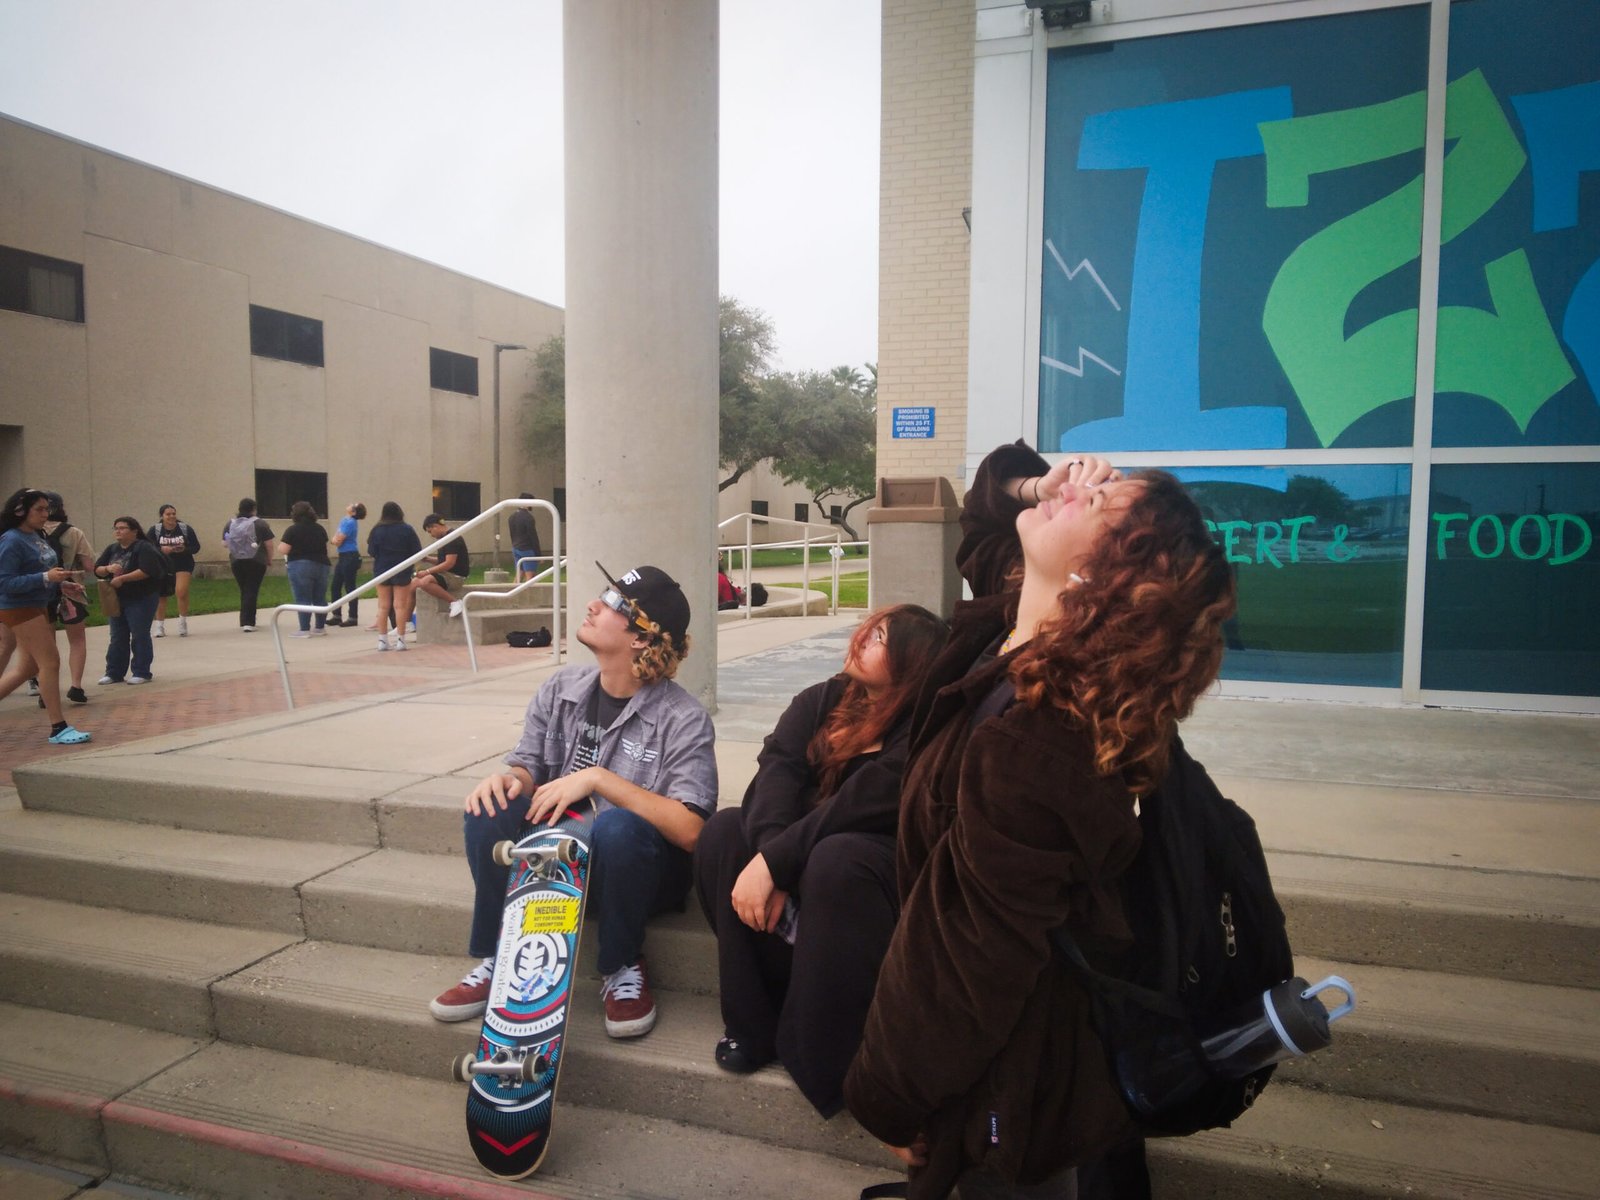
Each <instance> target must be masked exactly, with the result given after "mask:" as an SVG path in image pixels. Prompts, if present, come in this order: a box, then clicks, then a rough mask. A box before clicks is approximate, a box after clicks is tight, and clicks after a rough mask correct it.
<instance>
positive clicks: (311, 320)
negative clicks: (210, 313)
mask: <svg viewBox="0 0 1600 1200" xmlns="http://www.w3.org/2000/svg"><path fill="white" fill-rule="evenodd" d="M250 353H251V354H254V355H257V356H258V357H260V358H279V359H282V360H283V361H284V362H293V363H303V364H304V365H305V366H308V367H320V366H322V322H321V321H319V320H317V319H316V318H315V317H300V316H296V315H295V314H294V313H286V312H279V311H278V310H277V309H275V308H262V307H261V306H260V305H259V304H252V305H251V306H250ZM257 499H259V497H257Z"/></svg>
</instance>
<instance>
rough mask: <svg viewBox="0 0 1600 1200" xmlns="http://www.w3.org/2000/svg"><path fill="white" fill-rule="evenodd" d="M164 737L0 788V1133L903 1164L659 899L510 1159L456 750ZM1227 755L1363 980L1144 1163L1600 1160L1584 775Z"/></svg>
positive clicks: (1356, 1172)
mask: <svg viewBox="0 0 1600 1200" xmlns="http://www.w3.org/2000/svg"><path fill="white" fill-rule="evenodd" d="M719 723H720V722H719ZM1191 744H1193V743H1191ZM175 757H176V756H172V755H163V754H154V753H152V754H147V755H146V754H139V753H123V754H121V755H119V756H117V757H115V758H87V757H86V758H82V759H77V760H63V761H59V762H55V763H51V764H50V765H48V766H34V767H28V768H22V769H19V770H18V771H17V772H16V781H17V787H18V791H19V793H20V802H21V806H20V807H13V808H11V809H9V810H8V811H0V889H3V891H0V1149H3V1150H5V1151H6V1152H8V1153H13V1154H18V1155H21V1156H23V1157H26V1158H31V1159H36V1160H42V1161H48V1162H52V1163H55V1164H58V1165H70V1166H73V1167H76V1168H77V1169H80V1170H83V1171H87V1172H90V1173H92V1174H93V1175H96V1176H98V1175H104V1174H105V1173H107V1172H111V1173H114V1174H116V1175H117V1176H119V1177H122V1178H127V1179H134V1180H139V1181H144V1182H148V1183H150V1184H153V1185H156V1186H160V1187H164V1188H169V1189H174V1190H178V1191H181V1192H192V1193H195V1194H205V1195H221V1196H230V1197H232V1196H238V1197H277V1196H284V1197H290V1196H293V1197H302V1196H306V1195H316V1196H363V1197H364V1196H393V1195H396V1194H401V1195H449V1196H484V1197H490V1196H507V1197H509V1196H524V1197H526V1196H539V1195H549V1196H563V1197H585V1198H590V1197H593V1198H599V1197H614V1196H615V1197H620V1196H642V1197H657V1198H665V1197H684V1198H688V1197H720V1196H728V1197H736V1196H737V1197H756V1196H772V1197H811V1196H817V1197H823V1196H827V1197H847V1196H854V1195H855V1193H856V1191H857V1190H858V1189H859V1188H861V1187H862V1186H864V1185H865V1184H868V1183H872V1182H877V1181H881V1180H883V1179H886V1178H889V1177H890V1176H891V1175H892V1173H893V1172H892V1171H891V1169H890V1167H889V1165H888V1163H889V1160H888V1159H887V1156H886V1155H885V1154H884V1153H883V1152H882V1151H881V1150H880V1149H879V1148H878V1147H877V1146H876V1144H875V1143H874V1141H873V1139H871V1138H870V1137H868V1136H867V1135H866V1134H865V1133H864V1132H863V1131H862V1130H861V1129H860V1128H859V1127H858V1126H857V1125H855V1123H854V1122H853V1121H852V1120H850V1119H849V1118H848V1117H847V1116H844V1117H840V1118H836V1119H835V1120H833V1121H831V1122H823V1121H820V1120H819V1119H818V1118H817V1117H816V1116H815V1114H814V1113H813V1112H812V1111H811V1110H810V1108H809V1106H808V1105H807V1104H806V1103H805V1102H804V1100H802V1099H801V1098H800V1096H799V1094H798V1093H797V1092H796V1091H795V1089H794V1088H793V1087H792V1086H791V1085H790V1084H789V1082H788V1079H787V1076H786V1075H785V1074H784V1073H783V1072H782V1070H781V1069H779V1068H776V1067H769V1068H767V1069H766V1070H763V1071H761V1072H759V1073H757V1074H756V1075H754V1076H751V1077H747V1078H738V1077H733V1076H729V1075H726V1074H724V1073H722V1072H720V1071H718V1070H717V1069H716V1067H715V1066H714V1065H713V1063H712V1061H711V1048H712V1045H713V1044H714V1042H715V1040H716V1038H717V1036H718V1035H719V1033H720V1031H721V1024H720V1019H719V1017H718V1013H717V1005H716V999H715V994H714V993H715V980H716V975H715V963H714V946H713V943H712V941H711V938H710V936H709V934H708V933H707V932H706V930H705V928H704V923H703V921H701V919H700V917H699V915H698V913H693V912H692V913H688V914H684V915H683V916H681V917H672V918H667V919H664V920H662V921H660V922H658V923H657V925H656V926H655V927H654V928H653V930H652V933H651V942H650V947H649V954H650V961H651V968H652V977H653V979H654V981H655V982H656V984H657V986H658V989H659V1001H660V1007H661V1017H660V1022H659V1024H658V1026H657V1028H656V1030H655V1031H654V1032H652V1033H651V1034H650V1035H649V1036H648V1037H646V1038H644V1039H641V1040H639V1041H637V1042H632V1043H614V1042H611V1041H610V1040H608V1039H607V1038H606V1037H605V1036H604V1033H603V1030H602V1029H601V1028H600V1024H599V1014H598V1004H597V1003H594V1002H592V996H591V997H586V1001H587V1002H586V1003H583V1004H580V1005H579V1007H578V1010H577V1012H576V1014H575V1018H574V1020H575V1027H574V1029H573V1030H572V1044H571V1049H570V1052H571V1057H572V1061H571V1062H570V1063H569V1064H568V1067H567V1069H566V1071H565V1072H564V1074H563V1080H562V1093H561V1095H562V1111H561V1114H560V1116H559V1117H558V1119H557V1120H558V1132H557V1133H556V1138H555V1143H554V1146H553V1148H552V1151H551V1157H550V1159H549V1160H548V1162H547V1165H546V1167H545V1169H543V1170H541V1172H540V1173H539V1174H538V1175H537V1176H535V1177H534V1178H533V1179H532V1180H530V1181H528V1184H527V1186H524V1185H516V1186H510V1185H503V1184H499V1183H497V1182H495V1181H492V1180H491V1179H489V1178H488V1177H487V1176H485V1175H483V1174H482V1173H481V1172H480V1171H479V1170H478V1169H477V1167H476V1165H475V1163H474V1162H473V1161H472V1159H471V1156H470V1153H469V1151H468V1149H467V1146H466V1141H465V1137H464V1135H463V1131H462V1128H461V1120H462V1113H461V1110H462V1105H463V1094H462V1091H461V1089H460V1088H459V1086H457V1085H455V1084H453V1083H451V1082H449V1081H448V1074H447V1071H448V1064H449V1061H450V1059H451V1057H452V1056H453V1055H454V1054H456V1053H458V1052H459V1051H461V1050H462V1049H466V1048H469V1047H470V1045H471V1043H472V1041H473V1039H474V1037H475V1034H476V1024H475V1023H468V1024H465V1025H455V1026H446V1025H441V1024H439V1023H437V1022H435V1021H433V1020H432V1018H431V1017H430V1016H429V1015H428V1013H427V1009H426V1002H427V999H428V998H429V997H430V996H432V995H433V994H435V993H436V992H437V991H439V990H440V989H442V988H443V987H445V986H447V985H448V984H449V983H450V982H452V981H453V980H454V979H456V978H458V977H459V975H460V973H461V972H462V970H463V968H464V966H465V965H466V963H465V960H464V959H462V958H461V957H459V955H458V951H459V948H460V945H461V942H462V939H463V937H464V933H465V928H466V924H467V915H468V890H467V873H466V868H465V866H464V864H463V863H462V862H461V859H460V856H459V851H458V849H457V838H458V836H459V817H458V815H457V813H458V811H459V809H458V806H459V802H460V795H461V786H460V785H461V779H460V777H458V776H445V777H440V778H438V779H434V780H430V781H427V782H424V783H420V784H419V783H414V782H413V783H409V784H407V785H405V786H394V787H389V786H388V785H387V784H385V782H384V780H383V777H382V776H380V775H377V774H376V773H366V774H364V775H362V776H361V777H359V778H358V777H357V773H355V772H349V773H341V772H339V771H336V770H330V769H323V770H321V772H320V773H314V772H313V769H311V768H300V769H295V770H292V771H287V770H280V769H277V768H270V769H268V768H263V767H260V766H259V765H258V766H257V767H256V768H255V769H254V774H253V775H252V774H251V773H250V772H251V768H249V767H248V765H247V764H225V765H226V767H227V769H226V770H224V769H223V767H224V764H216V765H217V769H216V770H215V771H214V772H213V773H212V774H209V775H208V774H206V773H205V772H203V771H197V770H196V763H197V761H198V760H197V759H195V758H189V759H188V760H186V761H184V762H183V763H181V764H179V763H175V762H174V761H172V760H173V759H174V758H175ZM1202 757H1205V755H1204V753H1202ZM729 774H730V772H729V771H728V765H727V763H726V762H725V763H724V775H725V778H724V780H723V788H722V790H723V793H724V795H725V796H726V795H737V794H738V793H739V791H740V790H742V785H743V782H744V780H743V779H742V778H729V777H727V776H728V775H729ZM1219 777H1221V776H1220V773H1219ZM1221 778H1222V782H1223V783H1224V786H1225V790H1228V791H1229V792H1230V793H1231V794H1234V795H1237V796H1239V797H1240V798H1241V799H1242V800H1244V801H1245V802H1246V803H1247V805H1249V806H1250V807H1251V808H1252V811H1255V812H1256V813H1257V816H1258V819H1261V820H1262V824H1263V830H1264V831H1274V830H1275V831H1280V832H1279V833H1276V834H1274V835H1273V836H1270V837H1269V838H1268V842H1269V846H1272V847H1275V849H1274V850H1273V853H1272V858H1273V868H1274V872H1275V879H1276V881H1277V885H1278V888H1279V892H1280V895H1281V897H1282V899H1283V900H1284V902H1285V906H1286V908H1287V909H1288V911H1289V914H1290V919H1291V923H1292V928H1291V933H1292V935H1293V937H1294V942H1295V947H1296V951H1297V954H1298V956H1299V970H1300V973H1301V974H1302V975H1305V976H1307V977H1308V978H1318V977H1320V976H1321V975H1322V974H1325V973H1328V972H1338V973H1341V974H1345V975H1347V976H1348V977H1349V978H1351V979H1352V980H1353V981H1354V982H1355V983H1356V985H1357V987H1358V989H1359V993H1360V1000H1361V1005H1360V1009H1359V1011H1358V1012H1357V1014H1356V1015H1354V1016H1352V1017H1351V1018H1349V1019H1348V1020H1347V1021H1345V1022H1342V1023H1341V1024H1340V1025H1339V1026H1338V1027H1337V1030H1338V1037H1337V1039H1336V1043H1335V1047H1334V1049H1333V1050H1332V1051H1330V1052H1328V1053H1326V1054H1324V1055H1321V1056H1318V1057H1316V1058H1313V1059H1310V1060H1307V1061H1305V1062H1302V1063H1298V1064H1292V1065H1291V1066H1289V1067H1287V1068H1286V1069H1285V1070H1283V1071H1282V1072H1280V1075H1279V1082H1277V1083H1275V1084H1274V1086H1273V1087H1272V1088H1270V1089H1269V1090H1268V1092H1267V1093H1266V1094H1265V1096H1264V1098H1263V1100H1262V1101H1261V1103H1260V1104H1259V1105H1258V1106H1257V1107H1256V1108H1255V1109H1254V1110H1252V1111H1251V1112H1250V1113H1248V1114H1246V1116H1245V1117H1244V1118H1243V1119H1242V1120H1240V1121H1239V1122H1238V1123H1237V1124H1236V1125H1235V1126H1234V1127H1233V1128H1232V1129H1230V1130H1219V1131H1214V1132H1211V1133H1207V1134H1203V1135H1199V1136H1197V1137H1194V1138H1190V1139H1186V1140H1184V1141H1181V1142H1172V1143H1163V1144H1160V1145H1157V1146H1156V1147H1154V1149H1153V1152H1152V1158H1153V1161H1154V1165H1155V1169H1156V1171H1157V1173H1158V1179H1157V1186H1158V1195H1161V1196H1166V1197H1210V1196H1215V1197H1229V1198H1244V1200H1254V1198H1257V1197H1259V1198H1261V1200H1267V1198H1273V1200H1278V1198H1283V1197H1301V1196H1305V1197H1310V1196H1312V1195H1317V1196H1321V1197H1328V1196H1335V1197H1351V1198H1354V1197H1378V1196H1398V1195H1406V1196H1412V1197H1416V1198H1418V1200H1457V1198H1459V1197H1479V1196H1481V1197H1519V1198H1520V1197H1535V1196H1537V1197H1555V1198H1566V1197H1571V1198H1576V1197H1580V1196H1593V1195H1595V1194H1596V1191H1597V1187H1596V1183H1595V1172H1596V1168H1597V1167H1600V1022H1597V1021H1596V1017H1597V1016H1600V954H1597V953H1596V950H1597V948H1600V884H1597V882H1596V879H1597V877H1600V871H1593V870H1589V871H1587V872H1586V871H1585V870H1583V869H1581V863H1582V862H1585V861H1592V859H1593V856H1594V849H1593V846H1594V843H1593V841H1592V840H1590V841H1588V844H1587V846H1580V847H1579V848H1577V849H1571V846H1572V844H1573V843H1574V842H1580V843H1581V842H1583V841H1584V840H1585V839H1586V838H1587V836H1588V833H1589V832H1591V831H1592V829H1593V819H1594V818H1593V813H1592V807H1593V806H1592V805H1590V804H1588V803H1586V802H1583V801H1581V800H1572V799H1564V798H1560V797H1550V796H1538V795H1531V796H1530V795H1517V796H1504V797H1489V798H1486V797H1483V796H1464V795H1460V796H1458V795H1453V794H1441V793H1439V792H1436V791H1435V792H1428V793H1426V794H1425V795H1412V793H1411V792H1409V791H1407V790H1406V789H1403V788H1399V787H1393V786H1376V787H1374V786H1362V787H1356V786H1353V785H1352V786H1347V787H1346V788H1345V791H1344V793H1343V794H1335V793H1337V792H1338V788H1334V790H1333V792H1330V791H1329V790H1328V786H1326V785H1324V786H1322V789H1321V790H1320V791H1319V790H1317V785H1311V784H1303V785H1297V784H1285V783H1282V782H1281V781H1277V782H1274V781H1270V780H1261V779H1259V778H1245V777H1238V778H1231V777H1221ZM1297 792H1299V793H1304V794H1303V795H1301V796H1300V798H1299V799H1297V798H1296V794H1297ZM1305 795H1309V796H1310V797H1311V799H1310V800H1307V799H1306V798H1305ZM312 796H314V797H315V798H314V799H311V798H309V797H312ZM1313 803H1314V805H1315V806H1317V807H1318V811H1322V809H1321V807H1320V806H1323V805H1327V804H1338V805H1340V806H1341V808H1340V810H1341V812H1342V813H1344V814H1345V817H1346V818H1347V819H1346V821H1345V822H1344V824H1346V825H1352V826H1353V825H1355V824H1366V825H1368V826H1369V827H1371V826H1373V825H1376V826H1377V827H1378V828H1379V829H1380V830H1381V829H1383V828H1384V825H1385V822H1387V823H1388V825H1389V827H1391V828H1392V830H1393V832H1392V833H1390V834H1386V835H1384V834H1380V836H1387V837H1389V838H1390V839H1391V840H1404V839H1405V838H1406V837H1417V838H1419V839H1426V838H1432V839H1433V840H1434V841H1435V842H1437V843H1439V844H1440V845H1441V846H1443V845H1445V844H1447V843H1448V841H1449V837H1450V833H1449V829H1448V827H1447V826H1446V825H1441V824H1439V823H1438V822H1441V821H1447V820H1449V819H1454V820H1456V821H1460V820H1462V819H1463V815H1462V814H1463V813H1465V812H1467V811H1469V810H1470V811H1471V812H1473V813H1475V814H1477V815H1479V816H1483V817H1484V818H1485V819H1488V820H1494V821H1499V822H1502V823H1503V824H1504V827H1505V833H1504V834H1503V835H1501V836H1499V837H1497V838H1494V839H1492V840H1494V841H1496V842H1505V841H1506V840H1508V839H1509V840H1512V841H1515V840H1516V839H1519V838H1520V839H1523V840H1525V841H1528V842H1529V843H1537V844H1539V845H1543V846H1546V847H1547V848H1548V851H1549V854H1548V858H1549V859H1550V860H1554V863H1555V865H1554V866H1550V865H1546V859H1538V860H1530V861H1539V862H1540V863H1541V868H1540V869H1538V870H1530V869H1508V868H1505V867H1502V866H1497V865H1495V864H1493V863H1490V864H1489V869H1484V867H1483V864H1480V863H1476V862H1472V861H1470V860H1469V862H1468V864H1467V865H1465V866H1453V865H1449V863H1448V862H1442V863H1436V862H1432V861H1427V860H1422V861H1385V860H1382V859H1379V858H1377V857H1371V856H1368V857H1362V856H1360V855H1358V854H1354V853H1350V852H1349V851H1350V850H1351V849H1353V847H1345V846H1341V845H1338V844H1337V841H1338V837H1337V835H1333V834H1330V833H1329V832H1328V831H1327V830H1326V829H1324V828H1322V826H1323V825H1324V824H1325V823H1324V822H1320V821H1316V820H1312V819H1311V818H1309V817H1307V818H1306V820H1307V823H1308V824H1309V825H1310V826H1311V827H1312V832H1310V833H1308V834H1306V835H1305V836H1303V837H1302V836H1300V835H1299V834H1297V833H1296V832H1295V830H1296V828H1297V826H1296V819H1297V818H1296V814H1297V813H1300V812H1301V810H1302V808H1303V807H1305V806H1306V805H1308V804H1313ZM1429 804H1435V805H1438V806H1439V815H1438V816H1437V817H1429V816H1428V815H1427V814H1428V811H1429V810H1428V805H1429ZM1402 808H1403V809H1404V811H1405V812H1406V813H1407V814H1408V816H1407V817H1406V818H1405V819H1401V818H1400V817H1398V816H1397V815H1396V814H1397V813H1398V812H1399V811H1400V810H1401V809H1402ZM1419 814H1420V815H1419ZM1452 815H1453V816H1452ZM1281 831H1287V832H1281ZM1564 847H1566V848H1565V849H1564ZM1438 853H1439V856H1441V857H1444V856H1447V855H1448V854H1449V853H1451V852H1450V851H1449V850H1448V849H1442V848H1441V849H1440V850H1439V852H1438ZM1519 853H1521V852H1520V851H1519ZM1564 853H1571V854H1574V855H1576V856H1577V858H1576V859H1575V860H1574V863H1575V864H1576V865H1569V864H1567V863H1565V862H1564V861H1563V860H1562V859H1561V856H1562V854H1564ZM1399 857H1400V858H1404V855H1401V856H1399ZM1480 857H1492V855H1485V856H1480ZM592 945H593V939H592V938H591V939H588V950H589V953H590V955H591V956H592ZM588 967H589V968H590V973H591V974H592V957H591V960H590V963H589V964H588ZM580 994H581V993H580Z"/></svg>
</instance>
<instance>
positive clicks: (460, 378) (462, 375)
mask: <svg viewBox="0 0 1600 1200" xmlns="http://www.w3.org/2000/svg"><path fill="white" fill-rule="evenodd" d="M428 370H429V376H430V379H431V386H433V387H435V388H437V389H438V390H439V391H441V392H460V393H462V394H463V395H466V396H476V395H477V394H478V360H477V359H475V358H473V357H472V356H471V355H469V354H456V353H455V352H454V351H451V350H440V349H439V348H438V347H437V346H430V347H429V348H428Z"/></svg>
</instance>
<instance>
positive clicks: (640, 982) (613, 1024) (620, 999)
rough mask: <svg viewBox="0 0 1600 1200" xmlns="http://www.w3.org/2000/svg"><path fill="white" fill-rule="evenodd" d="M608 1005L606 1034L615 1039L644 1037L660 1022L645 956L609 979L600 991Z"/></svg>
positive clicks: (611, 975) (615, 972)
mask: <svg viewBox="0 0 1600 1200" xmlns="http://www.w3.org/2000/svg"><path fill="white" fill-rule="evenodd" d="M600 999H601V1000H603V1001H605V1006H606V1032H607V1033H609V1034H610V1035H611V1036H612V1037H614V1038H631V1037H643V1036H644V1035H645V1034H647V1033H649V1032H650V1030H651V1028H652V1027H653V1026H654V1025H655V1023H656V1001H655V997H654V996H652V995H651V994H650V981H649V979H648V978H646V976H645V973H644V957H643V956H642V955H641V956H640V958H639V961H638V962H636V963H634V964H633V965H632V966H628V967H623V968H622V970H620V971H613V972H612V973H611V974H609V975H607V976H606V980H605V984H604V985H603V986H602V987H601V988H600Z"/></svg>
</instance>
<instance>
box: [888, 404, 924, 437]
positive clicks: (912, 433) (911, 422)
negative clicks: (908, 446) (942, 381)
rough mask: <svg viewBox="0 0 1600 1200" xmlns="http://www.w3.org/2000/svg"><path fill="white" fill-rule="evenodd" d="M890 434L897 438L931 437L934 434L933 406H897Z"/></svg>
mask: <svg viewBox="0 0 1600 1200" xmlns="http://www.w3.org/2000/svg"><path fill="white" fill-rule="evenodd" d="M892 411H893V416H894V421H893V424H892V432H891V433H890V435H889V436H891V437H897V438H931V437H932V436H933V408H932V407H931V406H930V407H927V408H896V409H894V410H892Z"/></svg>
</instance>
